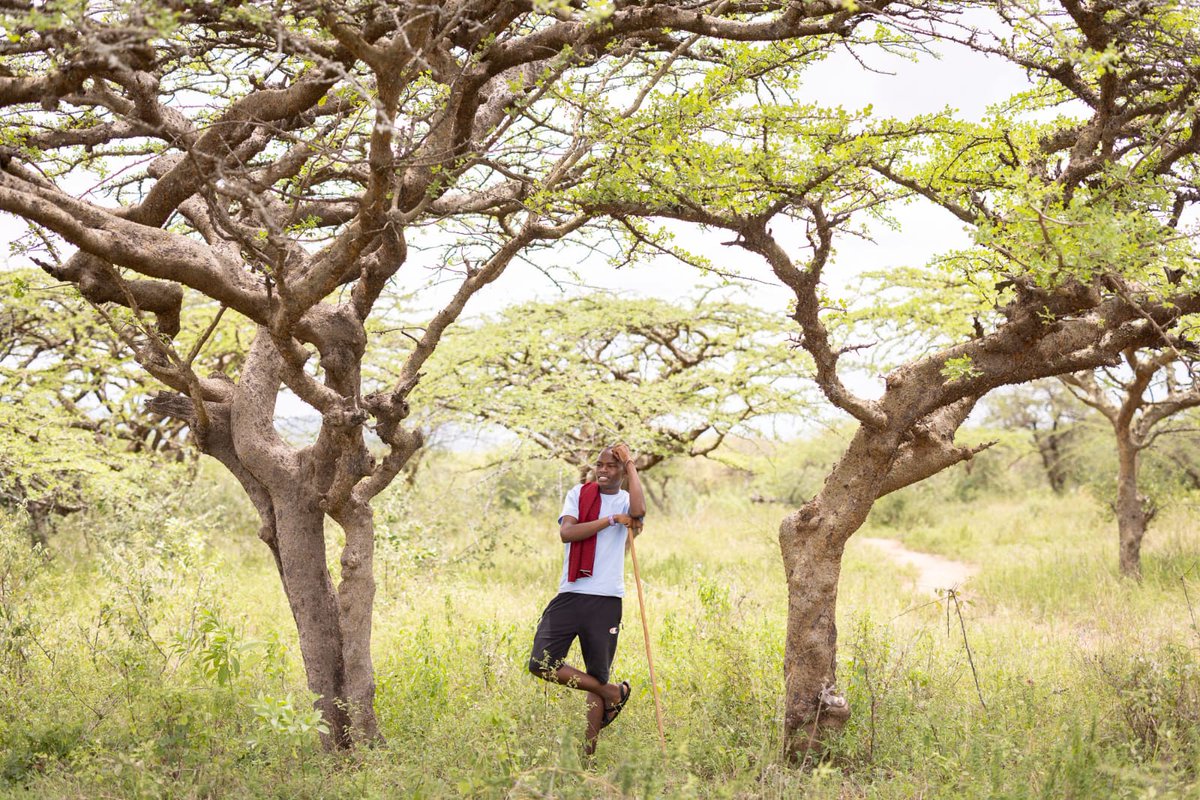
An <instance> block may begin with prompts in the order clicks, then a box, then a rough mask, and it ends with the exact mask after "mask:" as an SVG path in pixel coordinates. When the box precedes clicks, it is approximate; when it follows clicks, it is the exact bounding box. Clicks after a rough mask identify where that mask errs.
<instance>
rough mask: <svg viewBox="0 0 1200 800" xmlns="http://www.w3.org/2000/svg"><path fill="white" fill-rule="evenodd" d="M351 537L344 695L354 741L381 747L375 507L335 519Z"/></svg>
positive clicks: (344, 607) (344, 599)
mask: <svg viewBox="0 0 1200 800" xmlns="http://www.w3.org/2000/svg"><path fill="white" fill-rule="evenodd" d="M334 518H335V519H336V521H337V523H338V524H339V525H341V527H342V530H344V531H345V533H346V547H345V549H344V550H343V551H342V582H341V584H340V585H339V586H338V606H339V615H340V621H341V632H342V662H343V666H344V669H345V679H344V682H343V692H344V696H345V700H346V705H347V708H348V710H349V713H350V721H351V726H352V727H351V733H352V737H353V739H354V741H356V742H362V741H377V740H379V739H380V738H381V737H380V735H379V724H378V722H377V721H376V719H375V667H374V664H373V663H372V661H371V618H372V609H374V607H375V568H374V558H375V523H374V519H373V516H372V513H371V507H370V506H369V505H368V504H366V503H362V502H353V501H352V502H351V503H349V504H347V508H345V509H343V510H342V511H341V513H337V514H335V515H334Z"/></svg>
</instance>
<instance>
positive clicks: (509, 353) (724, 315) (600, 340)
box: [414, 293, 805, 473]
mask: <svg viewBox="0 0 1200 800" xmlns="http://www.w3.org/2000/svg"><path fill="white" fill-rule="evenodd" d="M787 332H788V330H787V327H786V325H785V324H784V321H783V320H781V319H779V318H777V317H776V316H775V315H768V314H766V313H765V312H762V311H760V310H758V309H756V308H754V307H752V306H747V305H744V304H739V303H733V302H726V301H721V300H704V301H701V302H698V303H696V304H695V305H691V304H687V303H669V302H666V301H662V300H635V299H627V298H622V297H620V296H616V295H609V294H603V293H598V294H590V295H587V296H584V297H577V298H572V299H568V300H564V301H561V302H549V303H540V302H539V303H528V304H525V305H520V306H513V307H511V308H509V309H506V310H505V311H504V312H503V313H501V314H500V315H499V316H498V317H497V318H495V319H492V320H489V321H486V322H485V323H483V324H480V325H478V326H473V327H463V328H459V329H458V330H457V331H456V332H454V333H453V334H451V335H450V336H448V337H447V341H446V342H445V343H444V344H443V346H442V347H440V348H439V350H438V353H437V354H436V355H435V357H434V358H433V359H431V361H430V363H429V367H428V375H427V377H426V378H425V379H424V381H423V382H422V384H421V386H420V387H419V389H418V390H417V392H415V393H414V399H416V401H417V402H418V403H419V405H421V406H422V407H424V408H426V409H429V411H430V413H432V414H433V418H434V419H435V420H436V419H438V418H439V417H443V418H447V417H448V418H449V419H451V420H457V421H458V422H460V423H463V424H480V423H490V424H493V425H497V426H499V427H501V428H504V429H506V430H508V431H510V432H512V433H515V434H517V435H518V436H519V437H520V438H521V440H522V441H528V442H532V443H533V444H535V445H536V446H537V447H539V448H540V449H542V450H543V451H544V452H545V453H546V454H547V455H549V456H551V457H554V458H559V459H562V460H564V461H566V462H567V463H569V464H572V465H573V466H575V467H576V468H578V469H580V471H581V472H582V473H586V471H587V469H588V468H589V466H590V465H591V464H592V463H593V462H594V460H595V457H596V454H597V453H598V452H599V450H600V448H602V447H603V446H604V445H605V444H609V443H612V442H614V441H616V440H618V439H621V440H624V441H625V442H626V443H628V444H629V445H630V447H632V448H633V449H634V450H635V451H636V453H637V464H638V468H639V469H648V468H651V467H653V466H654V465H656V464H658V463H659V462H661V461H662V460H663V459H666V458H670V457H672V456H700V455H707V454H709V453H712V452H713V451H714V450H716V449H717V448H718V447H719V446H720V445H721V443H722V442H723V441H724V440H725V437H726V436H728V435H729V434H730V433H737V432H741V433H743V434H747V433H750V432H751V431H752V428H750V427H749V426H750V425H751V424H752V423H753V422H755V421H759V422H762V423H764V424H770V423H771V422H772V418H777V417H781V416H786V415H794V414H796V413H798V412H800V411H801V410H802V409H804V408H805V403H804V402H803V399H802V393H803V389H804V384H803V382H802V381H801V380H800V378H801V377H802V375H800V374H798V371H799V370H802V368H803V366H802V364H797V363H795V361H794V359H793V358H792V353H791V351H790V349H789V348H788V346H787V341H786V336H787ZM439 412H440V413H439ZM785 424H789V425H794V419H793V420H790V421H787V423H785Z"/></svg>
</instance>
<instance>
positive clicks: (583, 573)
mask: <svg viewBox="0 0 1200 800" xmlns="http://www.w3.org/2000/svg"><path fill="white" fill-rule="evenodd" d="M578 519H579V521H580V522H595V521H596V520H598V519H600V484H598V483H596V482H595V481H592V482H590V483H585V484H584V485H583V487H582V488H580V490H579V517H578ZM595 563H596V534H594V533H593V534H592V535H591V536H589V537H588V538H586V539H584V540H583V541H582V542H571V550H570V555H569V556H568V558H567V582H568V583H574V582H575V581H577V580H578V579H579V578H590V577H591V576H592V567H593V566H594V565H595Z"/></svg>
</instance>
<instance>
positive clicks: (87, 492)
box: [0, 270, 192, 545]
mask: <svg viewBox="0 0 1200 800" xmlns="http://www.w3.org/2000/svg"><path fill="white" fill-rule="evenodd" d="M151 383H152V379H151V378H150V376H149V375H147V374H146V373H145V372H144V371H143V370H141V369H140V368H139V367H138V365H137V364H136V363H135V362H134V361H133V358H132V355H131V354H130V351H129V349H128V348H127V347H126V345H125V343H124V341H122V339H121V337H120V335H119V334H118V333H117V332H115V331H113V330H112V329H111V328H110V327H109V326H108V325H106V324H105V323H104V322H103V320H101V319H99V318H98V317H97V316H96V314H94V313H92V310H91V309H89V308H87V306H86V303H84V302H83V301H82V300H80V299H79V298H72V297H70V296H67V295H66V294H65V293H63V292H61V291H59V290H58V289H57V288H56V287H54V286H53V284H52V283H51V282H50V281H48V280H47V278H46V276H45V275H44V274H42V273H41V272H30V271H23V270H14V271H12V272H8V273H6V274H4V275H2V276H0V503H3V504H4V505H7V506H11V507H15V508H19V509H21V510H23V511H24V512H25V513H26V514H27V515H28V517H29V521H30V534H31V537H32V540H33V542H34V544H41V545H45V544H47V542H48V537H49V533H50V531H51V527H52V519H53V517H54V516H63V515H67V514H71V513H74V512H77V511H81V510H83V509H85V508H87V507H88V506H90V505H93V504H95V503H97V502H99V501H101V500H104V499H106V498H111V497H114V496H115V497H120V496H128V495H129V494H131V493H134V492H137V491H139V489H141V488H142V487H143V485H144V483H145V482H146V481H147V475H148V473H149V472H151V471H159V472H162V471H166V470H168V469H169V467H168V464H171V463H179V462H181V461H182V462H187V463H185V464H183V465H181V466H190V465H191V462H192V458H191V457H190V456H189V454H190V453H191V452H192V451H190V450H189V449H188V448H187V445H186V429H185V428H184V425H183V424H182V423H181V422H179V421H175V420H169V419H164V418H163V417H161V416H160V415H158V414H156V413H154V412H152V411H148V410H146V409H145V408H144V406H143V403H144V401H145V400H146V398H147V397H148V395H149V394H150V393H151V392H152V391H153V390H154V389H153V387H151V386H150V384H151ZM175 477H182V476H181V475H176V476H175Z"/></svg>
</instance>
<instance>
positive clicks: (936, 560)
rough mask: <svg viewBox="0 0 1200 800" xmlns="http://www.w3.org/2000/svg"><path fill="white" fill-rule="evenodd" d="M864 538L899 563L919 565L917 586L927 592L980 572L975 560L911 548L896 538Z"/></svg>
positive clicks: (950, 586)
mask: <svg viewBox="0 0 1200 800" xmlns="http://www.w3.org/2000/svg"><path fill="white" fill-rule="evenodd" d="M862 541H864V542H866V543H867V544H869V545H871V546H872V547H875V548H878V549H880V550H882V551H884V552H885V553H887V555H888V557H889V558H891V559H892V561H894V562H896V563H897V564H902V565H904V566H913V567H916V568H917V580H916V586H917V588H918V589H920V590H921V591H922V592H925V593H927V594H935V593H936V592H937V590H938V589H957V588H959V587H960V586H961V585H962V584H963V583H964V582H965V581H966V580H967V579H968V578H970V577H971V576H972V575H974V574H975V573H976V572H979V567H977V566H975V565H974V564H966V563H964V562H962V561H954V560H953V559H949V558H946V557H944V556H937V555H934V554H932V553H918V552H917V551H916V550H909V549H908V548H907V547H905V546H904V544H903V543H902V542H899V541H897V540H895V539H871V538H865V539H863V540H862Z"/></svg>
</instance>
